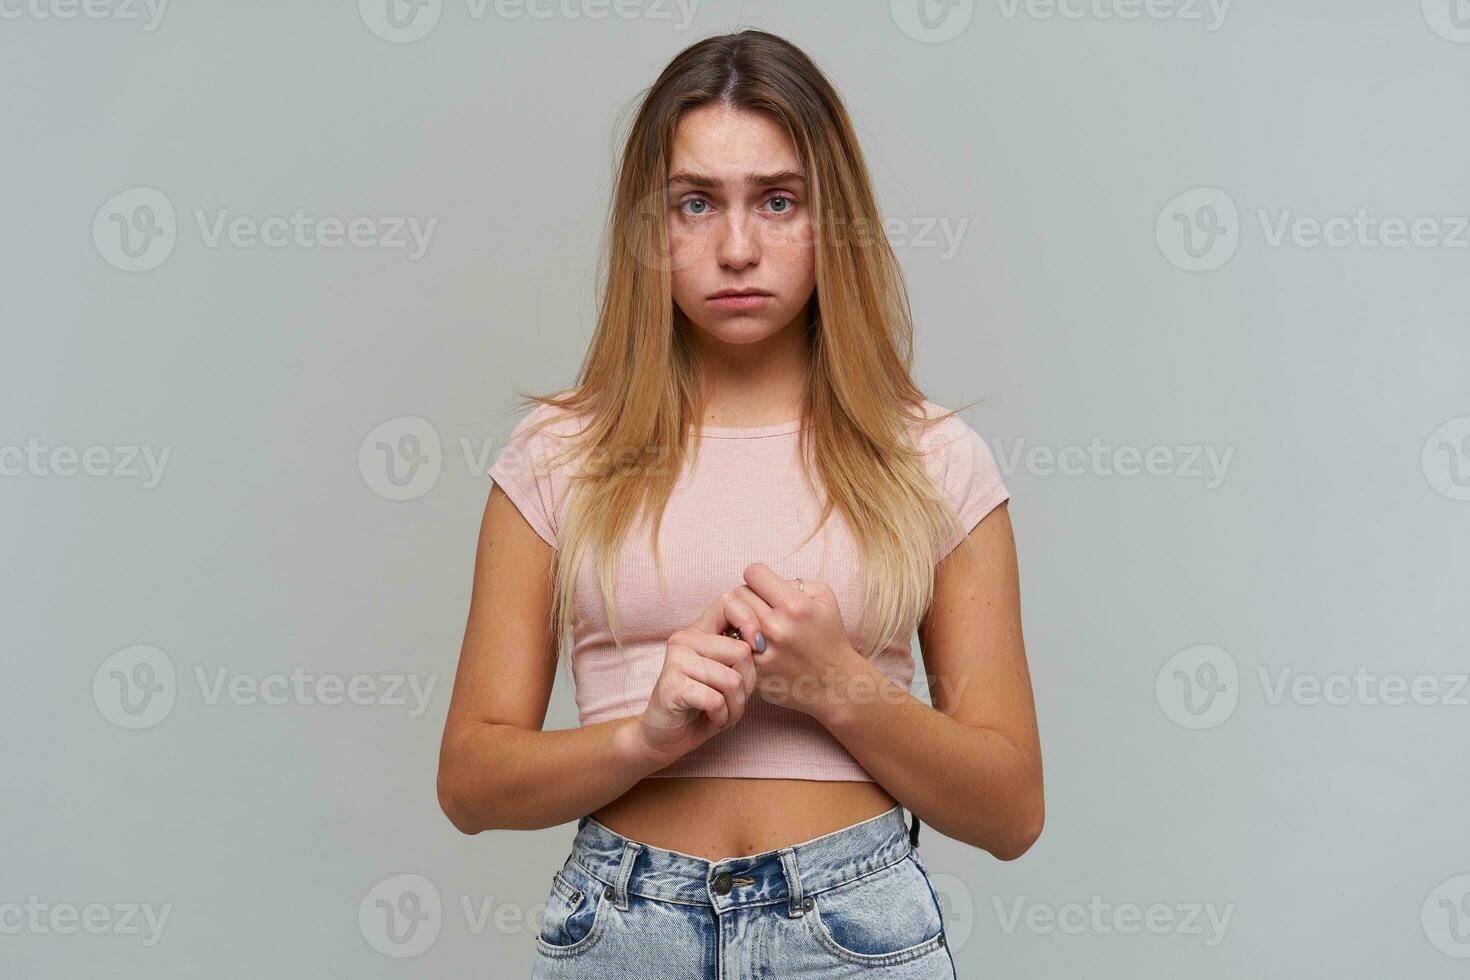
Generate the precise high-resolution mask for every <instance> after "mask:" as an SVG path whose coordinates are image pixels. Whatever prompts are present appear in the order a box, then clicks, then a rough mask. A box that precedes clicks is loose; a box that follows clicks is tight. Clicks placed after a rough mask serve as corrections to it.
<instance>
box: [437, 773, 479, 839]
mask: <svg viewBox="0 0 1470 980" xmlns="http://www.w3.org/2000/svg"><path fill="white" fill-rule="evenodd" d="M438 783H439V809H440V810H443V811H444V815H445V816H446V817H448V818H449V822H450V823H451V824H453V825H454V829H455V830H457V831H459V832H460V833H461V834H467V835H469V836H474V835H475V834H478V833H479V832H480V831H482V830H485V829H486V828H484V827H481V826H479V825H478V824H477V823H475V822H474V821H472V820H471V819H470V818H469V815H468V814H467V813H466V812H465V811H464V809H463V808H462V807H460V805H459V804H458V803H457V802H455V798H454V789H453V786H452V785H451V783H450V781H449V780H448V779H447V778H446V776H445V774H444V772H443V770H440V772H439V780H438Z"/></svg>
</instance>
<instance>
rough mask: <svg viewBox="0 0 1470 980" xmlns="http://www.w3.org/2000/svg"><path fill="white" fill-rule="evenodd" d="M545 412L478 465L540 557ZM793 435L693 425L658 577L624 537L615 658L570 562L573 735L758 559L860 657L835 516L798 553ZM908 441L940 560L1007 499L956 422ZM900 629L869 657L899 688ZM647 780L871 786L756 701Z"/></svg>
mask: <svg viewBox="0 0 1470 980" xmlns="http://www.w3.org/2000/svg"><path fill="white" fill-rule="evenodd" d="M923 405H924V408H925V411H926V412H928V417H930V418H932V417H934V416H936V415H942V414H943V413H944V412H945V411H946V410H945V409H943V408H941V407H940V406H938V405H936V404H935V403H933V402H930V401H925V402H924V403H923ZM554 411H556V410H555V409H554V408H552V407H551V406H546V405H539V406H537V407H536V408H535V410H533V411H532V412H530V413H529V414H528V415H527V416H526V417H525V419H523V420H522V421H521V423H520V424H519V425H517V426H516V427H515V430H514V432H512V434H511V436H510V438H509V439H508V440H507V441H506V443H505V445H504V446H503V447H502V449H501V452H500V454H499V455H498V456H497V457H496V459H495V462H494V463H493V464H492V465H491V467H490V470H489V476H490V477H491V479H493V480H494V481H495V483H496V484H497V485H498V486H499V487H500V488H501V489H502V490H503V491H504V492H505V495H506V496H507V497H509V498H510V500H511V502H512V503H514V504H515V506H516V508H517V509H518V510H519V511H520V512H521V514H522V515H523V516H524V517H525V519H526V522H527V523H528V524H530V526H531V528H532V529H533V530H535V532H536V533H537V534H538V535H540V536H541V538H543V539H544V540H545V541H546V542H547V544H549V545H551V546H552V547H553V548H555V547H557V533H558V529H559V528H560V527H561V518H562V515H563V514H564V513H565V510H566V503H567V493H568V490H569V488H570V480H569V477H568V473H569V472H575V469H574V467H575V466H576V463H575V462H574V461H564V462H562V461H558V462H557V465H550V464H549V463H547V462H546V461H548V460H558V459H559V457H563V456H565V455H566V445H565V444H564V443H562V442H561V441H560V440H559V438H558V436H560V435H568V434H572V433H575V432H576V431H578V429H579V428H580V427H581V425H580V423H578V422H577V421H575V420H572V419H558V420H556V421H555V422H553V423H551V424H550V425H548V426H547V427H545V428H543V429H541V430H540V431H539V432H537V433H534V434H531V435H530V436H529V438H528V437H527V432H526V430H527V429H528V427H529V426H530V425H531V424H532V423H533V422H536V421H539V420H540V419H541V418H543V417H545V415H546V414H547V413H549V412H554ZM799 426H800V420H792V421H790V422H781V423H778V424H775V425H766V426H758V427H755V428H725V427H714V426H704V427H701V429H700V434H701V436H702V447H701V449H700V451H699V453H698V454H697V456H695V457H694V458H693V459H692V460H691V461H690V462H689V464H688V465H687V466H686V468H685V471H684V473H683V474H681V478H680V480H679V481H678V482H677V484H676V486H675V488H674V490H673V492H672V494H671V496H670V498H669V502H668V506H667V509H666V510H665V512H664V517H663V524H662V526H661V528H660V530H659V546H660V551H661V552H662V554H661V558H662V565H663V569H662V575H661V576H660V574H659V572H658V570H657V569H656V567H655V564H654V556H653V554H652V551H651V550H650V545H649V536H648V533H647V530H646V528H642V529H638V530H637V531H635V532H633V533H630V534H629V535H628V537H627V539H626V541H625V543H624V547H623V551H622V554H621V555H620V556H619V560H618V563H617V580H616V584H617V588H616V592H615V593H614V595H615V599H616V603H617V609H618V617H619V623H618V625H619V629H620V632H621V633H622V638H623V643H624V645H623V647H622V648H618V647H616V646H615V645H614V643H613V638H612V632H611V630H610V628H609V626H608V623H607V617H606V615H605V611H604V609H603V604H602V596H601V592H600V590H599V588H598V583H597V577H596V572H595V570H594V569H593V568H592V565H593V563H592V562H590V561H585V560H584V561H583V562H582V567H581V568H580V569H579V573H578V577H577V583H576V589H575V594H574V596H573V606H574V608H573V613H572V636H571V665H572V677H573V683H574V685H575V688H576V699H577V708H578V712H579V715H580V719H581V724H582V725H584V726H585V725H592V724H597V723H598V722H603V721H608V720H610V719H613V718H623V717H627V716H629V715H636V714H640V713H641V712H642V711H643V709H644V707H645V706H646V705H647V703H648V697H649V694H650V693H651V692H652V690H653V685H654V683H655V681H656V680H657V679H658V675H659V672H660V670H661V668H662V666H663V659H664V652H665V647H666V644H667V642H668V638H669V636H670V635H671V634H672V633H674V632H675V631H677V630H680V629H683V628H685V627H687V626H688V625H689V624H690V623H691V622H693V621H694V619H695V618H696V617H697V616H698V615H699V614H700V613H702V612H703V611H704V610H705V609H706V608H708V606H709V605H710V604H711V603H712V602H714V601H715V599H716V597H718V596H719V595H720V594H721V593H723V592H725V591H727V590H728V589H731V588H734V587H735V586H737V585H740V584H741V583H742V582H743V581H744V579H743V573H744V569H745V567H746V566H747V565H749V564H751V563H752V562H757V561H759V562H764V563H766V564H767V565H769V566H770V567H771V568H772V569H773V570H774V571H775V572H776V573H777V574H779V575H781V576H783V577H784V578H787V579H794V578H797V577H798V576H799V577H801V578H803V579H806V580H816V581H820V582H825V583H826V584H827V585H829V586H831V588H832V589H833V591H834V593H835V594H836V596H837V601H838V608H839V610H840V611H841V612H842V617H843V621H844V622H845V623H846V624H847V628H848V630H849V632H850V633H851V638H852V642H853V646H854V647H855V648H856V649H859V650H862V649H866V648H867V647H868V645H869V643H870V642H871V639H870V638H869V637H867V636H864V635H863V634H862V633H861V627H860V626H859V625H857V624H858V621H859V619H860V618H861V617H860V616H859V615H858V613H859V609H858V605H859V603H861V602H862V598H863V597H862V592H863V588H862V584H863V583H862V578H861V576H862V568H861V567H860V563H859V560H858V550H857V545H856V541H855V539H854V537H853V536H852V533H851V531H850V530H849V527H848V524H847V522H846V520H844V519H843V517H842V515H841V514H840V513H838V512H836V511H834V512H833V513H832V514H831V515H830V517H829V518H828V520H827V522H826V525H825V527H823V528H822V530H821V531H819V532H818V533H817V534H815V535H813V536H812V538H811V540H810V541H808V542H807V543H806V544H805V545H802V546H801V547H800V548H797V545H799V544H800V543H801V541H802V539H803V538H804V537H806V535H807V534H809V533H810V532H811V529H812V527H813V526H814V525H815V524H816V522H817V519H818V517H819V516H820V503H819V501H817V500H815V499H813V497H812V495H811V491H810V489H809V488H808V487H807V486H806V484H805V483H804V482H803V480H802V477H801V475H800V472H799V470H798V469H797V467H798V466H799V465H800V464H799V457H798V440H799V436H800V434H799V432H798V428H799ZM917 445H918V446H919V448H920V449H921V450H922V451H923V452H924V459H925V464H926V466H927V468H928V470H929V473H930V474H931V475H932V476H933V477H934V479H935V480H936V481H937V482H938V484H939V486H940V487H941V488H943V490H944V491H945V493H946V494H947V495H948V497H949V500H950V502H951V504H952V505H953V506H954V508H955V513H956V515H957V516H958V518H959V528H960V529H961V530H960V531H956V532H955V533H954V534H953V535H952V536H951V538H950V540H948V541H947V542H946V544H945V546H944V547H943V549H942V551H941V557H942V556H943V555H945V554H948V553H949V551H951V550H952V549H953V548H954V547H955V546H957V545H958V544H959V543H960V541H961V540H962V539H963V537H964V535H965V534H967V533H968V532H969V531H970V530H971V529H972V528H974V526H975V525H976V524H978V523H979V522H980V520H981V519H982V518H983V517H985V515H986V514H988V513H990V511H991V510H993V509H994V508H995V507H996V506H997V505H999V504H1000V503H1001V502H1002V501H1004V500H1006V499H1007V498H1008V497H1009V496H1010V495H1009V493H1008V492H1007V491H1006V488H1005V485H1004V484H1003V483H1002V482H1001V477H1000V472H999V470H998V468H997V467H996V463H995V457H994V455H993V454H992V453H991V451H990V448H989V447H988V446H987V445H986V443H985V441H984V440H983V439H982V438H981V437H980V436H979V435H978V434H976V432H975V431H974V430H973V429H972V428H971V427H970V426H969V425H968V424H967V423H966V422H965V421H964V420H963V419H961V418H960V417H959V416H958V415H956V416H951V417H950V418H948V419H946V420H944V421H943V422H940V423H938V424H937V425H932V426H929V427H928V428H926V429H925V430H923V432H922V433H921V434H920V435H919V437H918V442H917ZM793 549H795V550H793ZM913 625H914V628H917V625H918V624H917V623H915V624H913ZM913 632H914V630H913V629H910V630H908V631H907V632H906V633H904V634H901V635H900V636H899V637H898V638H897V639H895V640H894V641H893V642H892V643H890V644H889V645H888V646H887V647H885V648H884V649H882V650H881V651H879V652H878V653H877V654H876V655H875V656H874V657H873V659H872V663H873V665H874V666H876V667H878V668H879V669H880V670H882V671H883V672H884V673H885V674H887V675H888V676H889V677H890V678H892V679H893V680H894V681H895V682H897V683H898V684H899V685H901V686H902V687H904V688H905V689H909V688H910V686H911V684H912V682H913V676H914V659H913V655H912V653H911V650H910V642H911V638H912V636H913ZM650 775H651V776H727V777H764V778H786V779H819V780H858V781H866V782H872V781H873V777H872V776H871V775H869V774H868V772H867V771H866V770H865V769H863V767H862V766H861V765H859V764H858V762H857V760H856V759H854V758H853V757H852V755H851V753H849V752H848V751H847V749H846V748H844V747H843V745H842V743H841V742H839V741H838V740H837V739H836V738H835V737H834V736H833V735H832V734H831V733H830V732H828V731H827V729H826V728H825V727H823V725H822V724H821V723H820V722H818V721H817V720H816V719H814V718H812V717H811V716H810V715H808V714H805V713H803V712H800V711H796V710H794V709H792V708H788V707H785V706H782V705H777V704H773V703H771V702H769V701H766V700H764V699H762V698H761V697H759V691H758V690H757V693H756V695H754V696H752V698H751V700H750V701H749V702H747V704H746V708H745V714H744V715H743V716H742V717H741V719H740V721H739V722H737V723H736V724H735V725H734V726H733V727H731V728H728V729H726V730H725V731H723V732H720V733H719V734H717V735H715V736H713V737H711V738H710V739H708V740H707V741H705V742H704V743H703V744H701V745H699V746H698V747H696V748H695V749H694V750H692V751H691V752H689V753H688V754H686V755H684V756H683V757H682V758H680V759H678V760H676V761H674V762H673V763H671V764H670V765H668V766H666V767H664V768H663V769H660V770H658V771H657V772H654V773H651V774H650Z"/></svg>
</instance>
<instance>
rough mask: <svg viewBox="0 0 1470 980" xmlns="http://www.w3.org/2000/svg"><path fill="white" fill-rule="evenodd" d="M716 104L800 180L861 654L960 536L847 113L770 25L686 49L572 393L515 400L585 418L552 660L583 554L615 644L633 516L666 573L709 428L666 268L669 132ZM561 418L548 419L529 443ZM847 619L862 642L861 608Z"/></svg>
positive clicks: (822, 393)
mask: <svg viewBox="0 0 1470 980" xmlns="http://www.w3.org/2000/svg"><path fill="white" fill-rule="evenodd" d="M714 103H720V104H723V105H725V106H728V107H730V108H734V109H749V110H758V111H763V112H767V113H770V114H772V115H773V116H774V117H775V118H776V119H778V120H779V121H780V122H782V123H783V124H784V125H785V127H786V128H787V131H788V132H789V134H790V136H791V139H792V142H793V144H794V146H795V148H796V151H797V153H798V155H799V156H800V158H801V161H802V165H803V167H804V168H805V173H806V179H807V187H808V191H809V193H810V195H811V200H812V207H813V215H814V216H815V223H816V235H815V237H814V240H813V248H814V250H815V265H816V279H817V287H816V292H815V295H814V297H813V299H812V301H811V303H810V304H809V306H808V313H809V316H810V327H809V329H808V340H809V344H810V347H809V358H808V369H807V377H806V385H805V395H804V398H803V411H802V414H803V416H804V427H803V428H802V430H801V433H800V439H801V444H800V455H801V458H802V459H803V460H804V462H805V466H806V472H807V476H808V479H809V480H811V481H812V483H813V487H814V489H815V488H818V487H820V488H823V489H824V490H825V494H826V499H825V501H824V504H823V510H822V514H821V520H820V521H819V522H818V524H817V527H814V528H813V529H812V534H815V533H816V532H817V530H818V529H819V528H820V527H821V525H822V524H823V523H824V522H825V521H826V520H827V519H828V518H829V515H830V514H831V513H832V511H833V510H836V511H837V512H838V513H840V514H841V515H842V517H843V518H845V519H846V520H847V522H848V525H849V527H850V528H851V531H852V534H853V536H854V538H855V539H856V541H857V544H858V547H859V549H860V553H861V554H862V555H863V556H864V575H863V578H864V581H865V583H866V584H865V589H866V590H867V594H866V597H865V601H864V602H863V609H862V610H861V613H862V615H864V616H865V617H867V619H866V620H865V622H866V625H867V626H868V630H867V635H868V636H869V637H871V638H872V639H871V643H870V645H869V648H868V649H866V650H860V651H859V652H860V653H863V654H864V655H865V656H872V655H873V654H874V653H876V652H877V651H878V650H881V649H882V648H883V647H884V646H886V645H887V644H888V643H889V642H891V641H892V640H893V639H894V638H895V637H897V636H898V635H899V634H901V633H902V632H904V631H908V632H912V630H913V629H914V628H915V626H916V625H917V624H918V622H919V621H920V618H921V617H922V616H923V615H925V613H926V611H927V610H928V608H929V606H930V604H931V602H932V600H933V587H934V570H935V560H936V557H937V554H938V550H939V548H940V547H941V545H942V542H943V540H944V539H945V538H946V537H947V536H949V535H950V534H951V532H952V530H953V529H954V528H955V527H956V526H957V525H956V523H955V520H954V512H953V509H952V508H951V507H950V506H949V505H948V502H947V500H946V499H945V497H944V495H943V493H942V492H941V491H940V489H939V488H938V487H937V486H936V484H935V483H934V481H933V480H932V479H931V478H930V476H929V474H928V473H927V471H926V470H925V467H924V464H923V458H922V455H921V453H920V451H919V449H918V448H917V446H916V444H915V440H914V439H913V438H911V435H910V433H911V430H912V428H913V427H914V426H922V425H924V424H930V423H932V422H937V421H939V420H940V419H941V418H945V417H948V416H947V415H946V416H940V417H938V418H935V419H929V420H927V422H926V415H925V413H924V411H923V410H922V408H921V407H920V403H921V402H922V401H923V400H924V396H923V393H922V392H921V391H920V390H919V389H918V387H917V386H916V385H915V384H914V382H913V380H912V378H911V376H910V375H911V371H912V363H913V323H912V319H911V316H910V312H909V304H908V296H907V292H906V290H905V287H904V282H903V275H902V270H901V268H900V267H899V265H898V261H897V259H896V257H895V256H894V254H893V251H892V249H891V247H890V246H889V243H888V240H887V238H886V237H885V236H884V235H883V234H882V227H883V223H882V220H881V218H880V216H879V214H878V207H877V203H876V201H875V199H874V196H873V192H872V188H871V185H870V182H869V179H868V174H867V166H866V163H865V162H864V159H863V154H862V151H861V149H860V148H859V146H858V140H857V136H856V134H855V133H854V132H853V128H852V124H851V122H850V121H849V119H848V116H847V112H846V110H845V109H844V107H843V105H842V102H841V100H840V98H839V97H838V95H837V92H836V90H835V89H834V88H833V87H832V85H831V83H830V82H829V81H828V80H827V78H826V77H825V76H824V75H823V74H822V72H821V70H820V69H818V68H817V66H816V65H815V64H814V63H813V62H812V61H811V59H810V58H808V57H807V56H806V54H804V53H803V52H802V51H801V50H800V49H799V48H797V47H796V46H795V45H793V44H791V43H790V42H789V41H786V40H784V39H783V38H780V37H777V36H775V35H773V34H769V33H767V32H765V31H759V30H745V31H741V32H739V33H734V34H724V35H719V36H715V37H710V38H706V39H704V40H702V41H699V42H696V43H695V44H692V45H690V46H689V47H688V48H686V49H684V50H683V51H681V52H680V53H679V54H678V55H677V56H676V57H675V58H674V59H673V60H672V61H670V62H669V64H668V66H667V67H666V68H665V69H664V70H663V72H662V73H661V74H660V75H659V77H658V79H657V80H656V81H655V82H654V83H653V85H652V86H651V87H650V88H649V90H648V91H647V93H646V95H645V96H644V98H643V100H642V102H641V104H640V105H639V107H638V111H637V114H636V116H635V118H634V120H633V123H632V127H631V129H630V131H629V133H628V135H627V138H626V140H625V142H624V144H623V150H622V153H621V155H620V159H619V162H618V166H617V175H616V177H617V179H616V185H615V190H614V193H613V198H612V201H611V209H610V213H609V217H608V221H607V225H606V227H605V229H604V237H603V241H602V246H601V247H602V254H601V256H600V262H599V264H600V265H601V267H602V268H603V269H604V276H605V278H604V281H603V282H602V283H600V292H601V295H602V298H601V304H600V310H599V313H598V318H597V327H596V331H595V333H594V334H593V337H592V340H591V343H590V344H589V345H588V349H587V352H586V355H585V357H584V358H583V361H582V366H581V369H580V372H579V374H578V377H577V381H576V385H575V387H573V388H570V389H567V390H566V391H564V392H560V393H557V394H552V395H535V394H527V393H525V392H519V394H520V397H521V401H522V403H523V405H524V404H525V403H540V404H543V405H550V406H555V407H556V408H557V409H560V410H563V411H564V412H565V413H569V414H570V415H571V416H572V417H575V418H577V419H578V420H579V421H580V423H581V426H580V431H578V432H576V433H575V434H574V435H572V436H571V437H570V438H569V439H568V442H567V448H566V451H565V453H564V454H558V460H562V459H566V458H570V457H574V456H575V457H578V458H579V459H580V460H581V463H580V465H578V466H576V467H573V468H572V469H573V470H574V473H573V483H574V486H575V490H574V492H571V493H570V494H569V498H568V501H567V505H566V512H565V515H564V516H563V517H562V520H561V523H560V527H559V530H558V549H557V556H556V561H555V570H554V573H553V593H552V624H551V627H552V643H553V649H554V650H555V651H557V653H558V655H559V654H560V651H561V650H562V647H563V645H564V642H565V640H566V638H567V637H569V636H570V631H571V619H572V613H573V608H574V604H573V598H574V591H575V587H576V580H577V570H578V568H579V567H580V563H581V561H582V560H583V559H584V558H585V557H594V558H595V560H596V562H597V564H596V568H597V576H598V581H599V583H600V587H601V593H602V600H603V603H604V607H605V609H606V610H607V616H608V622H609V625H610V627H611V629H612V633H613V636H614V639H615V642H617V643H618V645H619V646H621V645H622V640H621V637H620V634H619V631H618V625H617V622H618V621H617V616H616V597H615V595H614V581H615V569H616V565H617V556H618V554H619V553H620V551H621V549H622V546H623V543H624V542H625V540H626V538H627V535H628V534H629V533H630V532H631V531H632V530H633V529H634V527H635V521H636V520H637V519H638V517H639V515H641V514H652V515H657V517H656V519H655V520H653V521H651V522H649V524H650V525H651V527H650V530H651V534H652V537H651V542H652V548H653V553H654V555H655V560H657V557H656V556H657V555H658V529H659V526H660V524H661V521H662V514H663V510H664V506H665V504H666V503H667V501H668V498H669V494H670V492H671V491H672V489H673V487H674V485H675V483H676V482H677V481H678V478H679V477H680V475H681V473H682V470H683V467H684V464H685V460H686V457H687V456H688V454H689V453H690V452H691V447H690V446H689V445H688V433H689V432H690V431H691V430H690V426H691V425H694V424H695V420H696V419H699V418H702V417H703V410H704V404H705V392H704V390H703V388H702V384H701V378H700V373H699V371H698V369H697V362H696V359H695V355H694V350H693V348H692V347H691V345H690V342H689V339H688V335H687V331H688V330H691V329H696V328H694V327H693V326H692V325H691V324H689V322H688V321H687V319H686V318H685V317H684V316H683V314H682V313H681V312H680V311H678V310H677V308H676V306H675V304H674V302H673V296H672V289H671V285H670V276H669V268H668V263H667V262H666V261H664V260H661V259H660V257H662V256H668V255H669V242H668V236H667V228H666V225H665V221H666V216H665V210H666V197H665V185H666V181H667V179H668V172H669V160H670V156H671V153H672V146H673V139H674V132H675V127H676V125H677V123H678V121H679V119H680V117H681V115H682V114H683V113H685V112H687V111H689V110H691V109H695V108H698V107H701V106H704V105H709V104H714ZM829 229H837V230H845V229H866V231H867V234H866V235H865V236H863V237H856V236H854V235H851V234H846V233H844V234H841V235H834V234H832V233H831V231H829ZM950 414H953V413H950ZM558 417H559V416H558V415H557V413H551V414H550V415H548V417H547V418H545V419H544V420H541V421H540V422H539V423H538V424H536V425H534V426H533V427H532V429H531V431H535V430H536V429H539V428H541V427H543V426H545V425H546V424H549V423H550V422H552V421H555V420H556V419H557V418H558ZM560 417H565V416H560ZM694 431H695V432H697V431H698V430H697V429H695V430H694ZM528 434H530V433H529V432H528ZM692 451H693V452H695V453H697V451H698V442H697V440H696V441H695V443H694V446H693V447H692ZM736 584H738V583H733V582H732V583H731V586H732V587H733V586H734V585H736ZM710 601H711V602H713V601H714V597H713V596H711V597H710ZM844 615H845V616H848V617H849V629H851V627H852V620H851V618H850V617H851V611H848V610H844Z"/></svg>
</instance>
